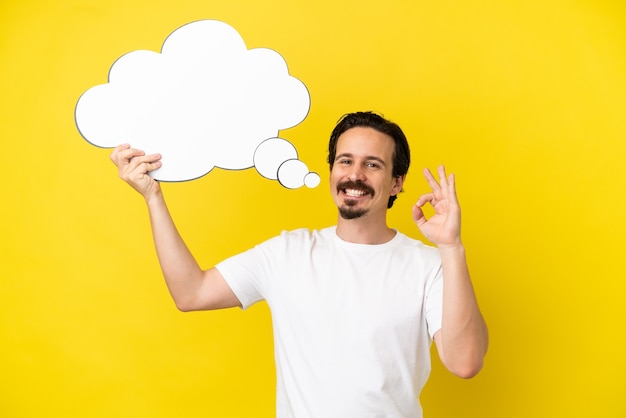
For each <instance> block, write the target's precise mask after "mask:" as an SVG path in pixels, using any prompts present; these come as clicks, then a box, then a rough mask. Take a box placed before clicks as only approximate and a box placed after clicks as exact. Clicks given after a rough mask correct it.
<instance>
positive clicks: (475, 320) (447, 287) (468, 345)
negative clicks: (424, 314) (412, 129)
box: [413, 166, 488, 378]
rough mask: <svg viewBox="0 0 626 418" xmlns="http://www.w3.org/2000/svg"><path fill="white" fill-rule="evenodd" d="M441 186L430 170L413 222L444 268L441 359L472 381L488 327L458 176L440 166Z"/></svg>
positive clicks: (439, 338) (439, 337)
mask: <svg viewBox="0 0 626 418" xmlns="http://www.w3.org/2000/svg"><path fill="white" fill-rule="evenodd" d="M438 171H439V182H437V180H436V179H435V178H434V176H433V175H432V173H431V172H430V171H429V170H428V169H426V170H424V175H425V177H426V180H427V181H428V184H429V185H430V187H431V189H432V192H431V193H428V194H425V195H423V196H421V197H420V198H419V200H418V201H417V203H416V204H415V206H414V207H413V219H414V221H415V223H416V224H417V226H418V227H419V228H420V230H421V231H422V233H423V234H424V236H425V237H426V238H428V239H429V240H430V241H431V242H433V243H435V244H436V245H437V247H438V248H439V253H440V255H441V265H442V270H443V318H442V326H441V329H440V330H439V331H437V333H435V336H434V339H435V343H436V344H437V351H438V353H439V357H440V358H441V361H442V362H443V364H444V365H445V366H446V368H447V369H448V370H450V371H451V372H452V373H454V374H456V375H457V376H460V377H463V378H470V377H473V376H474V375H476V374H477V373H478V372H479V371H480V369H481V368H482V365H483V358H484V357H485V354H486V352H487V345H488V334H487V326H486V324H485V321H484V320H483V317H482V315H481V313H480V309H479V307H478V302H477V300H476V296H475V294H474V288H473V286H472V281H471V279H470V274H469V270H468V267H467V260H466V257H465V248H464V246H463V243H462V242H461V208H460V206H459V203H458V200H457V196H456V188H455V182H454V175H452V174H450V176H446V172H445V169H444V167H443V166H440V167H439V170H438ZM426 203H430V204H431V205H432V206H433V208H434V209H435V214H434V215H433V216H432V217H431V218H430V219H426V217H425V216H424V212H423V211H422V207H423V206H424V205H425V204H426Z"/></svg>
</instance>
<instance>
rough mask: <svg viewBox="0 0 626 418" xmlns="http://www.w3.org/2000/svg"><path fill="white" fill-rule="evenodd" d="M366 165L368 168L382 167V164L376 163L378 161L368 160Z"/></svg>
mask: <svg viewBox="0 0 626 418" xmlns="http://www.w3.org/2000/svg"><path fill="white" fill-rule="evenodd" d="M365 165H366V166H367V167H368V168H375V169H378V168H380V164H378V163H376V162H373V161H370V162H367V163H365Z"/></svg>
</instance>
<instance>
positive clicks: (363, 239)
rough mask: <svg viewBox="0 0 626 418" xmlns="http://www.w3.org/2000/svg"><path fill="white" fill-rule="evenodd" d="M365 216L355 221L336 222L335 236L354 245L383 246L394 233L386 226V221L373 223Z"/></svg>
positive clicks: (340, 218) (341, 220)
mask: <svg viewBox="0 0 626 418" xmlns="http://www.w3.org/2000/svg"><path fill="white" fill-rule="evenodd" d="M366 218H367V216H364V217H362V218H357V219H343V218H342V217H341V216H339V219H338V220H337V236H338V237H339V238H341V239H342V240H344V241H347V242H352V243H355V244H371V245H374V244H384V243H385V242H388V241H390V240H391V239H392V238H393V237H394V236H395V235H396V231H394V230H393V229H391V228H389V227H388V226H387V222H386V219H384V218H383V219H382V220H380V221H378V222H373V221H372V220H371V219H369V220H368V219H366Z"/></svg>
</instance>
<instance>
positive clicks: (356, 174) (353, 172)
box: [348, 164, 365, 181]
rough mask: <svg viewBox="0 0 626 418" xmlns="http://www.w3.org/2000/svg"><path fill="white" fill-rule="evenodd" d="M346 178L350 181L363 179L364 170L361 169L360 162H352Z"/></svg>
mask: <svg viewBox="0 0 626 418" xmlns="http://www.w3.org/2000/svg"><path fill="white" fill-rule="evenodd" d="M348 178H349V179H350V180H352V181H356V180H363V179H364V178H365V171H364V170H363V167H362V166H361V165H360V164H353V165H352V166H351V167H350V172H349V173H348Z"/></svg>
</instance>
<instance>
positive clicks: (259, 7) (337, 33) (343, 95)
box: [0, 0, 626, 418]
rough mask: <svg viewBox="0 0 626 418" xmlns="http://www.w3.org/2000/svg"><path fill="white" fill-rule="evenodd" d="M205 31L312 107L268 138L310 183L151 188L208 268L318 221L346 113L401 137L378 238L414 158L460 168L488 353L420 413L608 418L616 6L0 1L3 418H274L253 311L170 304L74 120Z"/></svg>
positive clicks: (434, 384)
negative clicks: (216, 33) (264, 51)
mask: <svg viewBox="0 0 626 418" xmlns="http://www.w3.org/2000/svg"><path fill="white" fill-rule="evenodd" d="M199 19H218V20H222V21H225V22H227V23H229V24H230V25H232V26H233V27H235V28H236V29H237V30H238V31H239V33H240V34H241V35H242V37H243V38H244V40H245V41H246V44H247V46H248V47H249V48H254V47H268V48H272V49H275V50H277V51H278V52H280V53H281V55H282V56H283V57H284V58H285V59H286V61H287V63H288V65H289V69H290V72H291V74H293V75H294V76H295V77H297V78H299V79H300V80H302V81H303V82H304V83H305V84H306V85H307V87H308V89H309V92H310V95H311V110H310V113H309V116H308V118H307V119H305V120H304V121H303V122H302V123H301V124H300V125H298V126H296V127H295V128H292V129H289V130H286V131H283V132H281V136H282V137H284V138H286V139H288V140H289V141H290V142H292V143H293V144H294V145H295V146H296V147H297V148H298V151H299V157H300V159H301V160H303V161H304V162H305V163H306V164H307V165H308V166H309V168H310V169H311V170H312V171H317V172H318V173H320V174H321V175H322V183H321V185H320V186H319V187H318V188H316V189H307V188H302V189H298V190H287V189H285V188H283V187H281V186H280V185H278V184H277V183H276V182H272V181H268V180H265V179H263V178H261V177H260V176H259V175H258V174H256V172H254V170H246V171H234V172H228V171H221V170H214V171H213V172H211V173H210V174H209V175H207V176H205V177H203V178H201V179H199V180H195V181H192V182H187V183H179V184H165V185H164V189H165V193H166V195H167V198H168V202H169V205H170V208H171V210H172V213H173V216H174V218H175V220H176V221H177V223H178V226H179V228H180V230H181V233H182V234H183V236H184V237H185V239H186V240H187V243H188V245H189V246H190V247H191V249H192V251H193V252H194V254H195V255H196V256H197V259H198V261H199V262H200V263H201V265H203V266H204V267H209V266H211V265H213V264H214V263H216V262H218V261H220V260H221V259H223V258H224V257H226V256H228V255H231V254H234V253H236V252H239V251H242V250H245V249H247V248H248V247H250V246H252V245H254V244H256V243H257V242H259V241H261V240H263V239H265V238H268V237H271V236H273V235H275V234H277V233H278V232H279V231H280V230H281V229H292V228H297V227H303V226H307V227H312V228H320V227H324V226H327V225H330V224H333V223H334V222H335V218H336V213H335V209H334V207H333V205H332V202H331V200H330V198H329V195H328V182H327V173H328V168H327V166H326V163H325V158H326V143H327V138H328V134H329V132H330V130H331V129H332V127H333V126H334V123H335V122H336V121H337V119H338V118H339V117H340V116H341V115H342V114H344V113H346V112H349V111H354V110H375V111H379V112H382V113H383V114H385V115H386V116H387V117H389V118H391V119H392V120H394V121H396V122H398V123H399V124H400V125H401V126H402V127H403V128H404V129H405V131H406V133H407V134H408V136H409V138H410V142H411V145H412V151H413V165H412V168H411V171H410V173H409V179H408V181H407V183H406V186H405V193H403V194H402V195H401V196H400V199H399V200H398V201H397V203H396V206H394V208H393V209H392V210H391V213H390V225H391V226H393V227H396V228H399V229H401V230H403V231H404V232H405V233H407V234H408V235H410V236H414V237H416V238H420V235H419V232H418V231H417V229H416V227H415V226H414V225H413V224H412V222H411V220H410V207H411V204H412V203H413V202H414V201H415V200H416V199H417V196H418V195H419V194H421V193H423V192H425V191H426V184H425V182H424V181H423V179H422V178H421V169H422V167H425V166H429V167H435V166H436V165H437V164H439V163H445V164H446V165H447V166H448V168H449V169H450V170H451V171H453V172H454V173H456V175H457V181H458V189H459V195H460V199H461V204H462V207H463V215H464V218H463V222H464V231H463V238H464V241H465V243H466V246H467V247H468V254H469V257H470V268H471V270H472V274H473V278H474V282H475V287H476V290H477V293H478V296H479V299H480V302H481V307H482V309H483V311H484V315H485V317H486V319H487V321H488V324H489V328H490V333H491V346H490V351H489V353H488V356H487V359H486V364H485V368H484V370H483V372H482V373H481V374H480V375H479V376H477V377H476V378H475V379H472V380H469V381H463V380H460V379H458V378H455V377H453V376H451V375H450V374H449V373H448V372H446V371H445V370H444V369H443V368H442V366H441V365H440V363H439V360H438V359H437V358H436V356H435V357H434V360H433V364H434V368H433V373H432V376H431V380H430V382H429V383H428V384H427V386H426V389H425V390H424V393H423V396H422V402H423V405H424V409H425V416H426V417H430V418H438V417H439V418H444V417H445V418H449V417H477V418H503V417H506V418H515V417H524V418H527V417H546V418H552V417H605V418H609V417H610V418H618V417H624V416H626V383H625V382H624V379H625V377H624V376H626V360H625V355H624V353H626V337H625V334H626V333H625V331H626V329H625V328H626V308H625V305H626V303H625V302H624V301H625V299H626V285H625V284H624V282H625V280H626V274H625V268H624V264H625V263H624V250H625V246H624V241H623V238H624V233H625V232H626V223H625V219H624V209H623V208H624V206H625V205H626V193H625V191H624V189H625V187H624V185H625V183H626V173H625V171H624V163H625V161H626V3H624V2H623V1H622V0H619V1H618V0H614V1H610V0H604V1H602V0H600V1H598V0H578V1H575V0H570V1H566V0H554V1H543V0H542V1H539V0H528V1H501V0H485V1H469V0H458V1H449V0H448V1H446V0H442V1H437V2H433V1H425V0H393V1H391V0H390V1H385V2H383V1H373V0H360V1H356V0H347V1H328V0H315V1H313V0H302V1H288V0H275V1H258V0H232V1H222V2H218V1H200V0H189V1H187V0H180V1H177V2H171V1H162V0H149V1H148V0H141V1H139V0H138V1H130V0H109V1H95V0H92V1H87V0H83V1H81V0H56V1H49V0H19V1H18V0H3V1H2V2H1V3H0V138H1V139H2V148H1V150H0V170H1V171H0V174H1V175H0V196H1V205H0V214H1V217H0V219H1V220H0V228H1V229H0V231H1V234H2V235H1V241H0V339H1V340H0V344H1V345H0V416H1V417H6V418H18V417H19V418H22V417H57V416H58V417H90V418H91V417H94V418H96V417H103V418H104V417H107V418H110V417H271V416H273V414H274V384H275V378H274V365H273V355H272V338H271V327H270V318H269V312H268V310H267V308H266V306H265V305H263V304H259V305H257V306H254V307H253V308H251V309H250V310H249V311H245V312H242V311H240V310H237V309H232V310H225V311H219V312H203V313H190V314H183V313H179V312H178V311H176V309H175V308H174V305H173V303H172V302H171V301H170V299H169V296H168V294H167V290H166V288H165V285H164V284H163V282H162V278H161V276H160V271H159V268H158V265H157V260H156V257H155V255H154V250H153V248H152V242H151V236H150V231H149V225H148V219H147V214H146V211H145V207H144V206H145V205H144V203H143V202H142V200H141V198H140V197H139V196H138V195H136V193H134V192H133V191H132V190H131V189H130V188H129V187H128V186H127V185H125V184H124V183H123V182H122V181H120V180H119V179H118V178H117V175H116V172H115V170H114V167H113V165H112V164H111V163H110V161H109V159H108V155H109V151H108V150H104V149H99V148H96V147H93V146H91V145H90V144H88V143H87V142H86V141H85V140H83V139H82V137H81V136H80V135H79V133H78V131H77V130H76V127H75V125H74V119H73V111H74V106H75V104H76V101H77V100H78V98H79V96H80V95H81V94H82V93H83V92H84V91H85V90H86V89H88V88H89V87H92V86H93V85H96V84H101V83H104V82H106V77H107V72H108V69H109V68H110V66H111V64H112V63H113V62H114V61H115V60H116V59H117V58H118V57H120V56H121V55H123V54H125V53H127V52H130V51H133V50H136V49H150V50H155V51H158V50H159V49H160V47H161V44H162V42H163V41H164V39H165V38H166V37H167V35H169V34H170V33H171V32H172V31H174V30H175V29H177V28H178V27H180V26H182V25H184V24H186V23H189V22H191V21H195V20H199Z"/></svg>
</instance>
